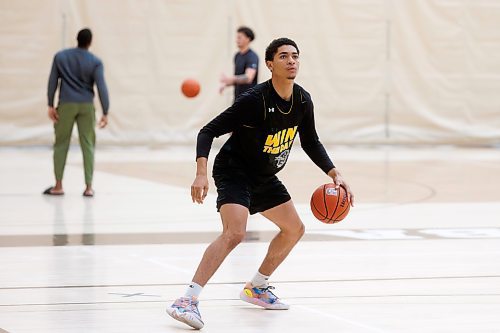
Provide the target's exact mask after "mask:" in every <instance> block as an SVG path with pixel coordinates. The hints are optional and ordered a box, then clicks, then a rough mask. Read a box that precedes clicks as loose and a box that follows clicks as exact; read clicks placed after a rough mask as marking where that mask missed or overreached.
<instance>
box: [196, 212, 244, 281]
mask: <svg viewBox="0 0 500 333" xmlns="http://www.w3.org/2000/svg"><path fill="white" fill-rule="evenodd" d="M220 215H221V219H222V226H223V230H222V234H221V235H220V236H219V237H217V239H216V240H215V241H213V242H212V244H210V245H209V246H208V247H207V249H206V250H205V253H204V254H203V258H202V259H201V262H200V264H199V265H198V269H197V270H196V273H195V274H194V277H193V282H196V283H197V284H199V285H200V286H205V285H206V284H207V282H208V280H209V279H210V278H211V277H212V276H213V275H214V274H215V272H216V271H217V269H218V268H219V266H220V265H221V264H222V262H223V261H224V259H225V258H226V257H227V255H228V254H229V253H231V251H232V250H233V249H234V248H235V247H236V246H237V245H238V244H239V243H241V241H242V240H243V239H244V238H245V231H246V226H247V219H248V209H247V208H246V207H244V206H241V205H238V204H225V205H223V206H222V207H221V208H220Z"/></svg>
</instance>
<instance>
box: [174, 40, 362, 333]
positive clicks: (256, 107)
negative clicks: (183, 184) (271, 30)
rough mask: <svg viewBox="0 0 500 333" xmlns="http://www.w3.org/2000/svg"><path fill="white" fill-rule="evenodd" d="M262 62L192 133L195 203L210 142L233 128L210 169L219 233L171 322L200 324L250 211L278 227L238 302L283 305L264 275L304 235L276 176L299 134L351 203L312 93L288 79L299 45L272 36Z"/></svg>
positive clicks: (202, 189) (201, 194)
mask: <svg viewBox="0 0 500 333" xmlns="http://www.w3.org/2000/svg"><path fill="white" fill-rule="evenodd" d="M266 65H267V67H268V68H269V70H270V71H271V74H272V75H271V76H272V77H271V79H270V80H268V81H266V82H264V83H261V84H258V85H257V86H255V87H254V88H251V89H249V90H247V91H246V92H245V93H243V94H241V95H240V96H239V97H238V98H237V99H236V101H235V102H234V104H233V105H232V106H230V107H229V108H228V109H226V110H225V111H224V112H222V113H221V114H219V115H218V116H217V117H216V118H214V119H213V120H212V121H210V122H209V123H208V124H207V125H206V126H205V127H203V128H202V129H201V131H200V133H199V134H198V140H197V146H196V164H197V170H196V178H195V180H194V182H193V185H192V186H191V198H192V200H193V202H197V203H200V204H201V203H203V200H204V199H205V197H206V195H207V192H208V177H207V161H208V155H209V152H210V148H211V146H212V142H213V140H214V138H215V137H219V136H221V135H223V134H226V133H230V132H232V135H231V136H230V137H229V139H228V140H227V141H226V143H225V144H224V145H223V147H222V148H221V150H220V151H219V153H218V154H217V156H216V158H215V162H214V167H213V177H214V180H215V185H216V187H217V210H218V211H219V213H220V215H221V219H222V225H223V230H222V234H221V235H220V236H219V237H218V238H217V239H216V240H215V241H213V242H212V243H211V244H210V245H209V246H208V248H207V249H206V251H205V254H204V255H203V258H202V260H201V262H200V264H199V266H198V269H197V270H196V273H195V275H194V277H193V279H192V282H191V283H190V284H189V286H188V287H187V290H186V293H185V294H184V296H183V297H180V298H178V299H177V300H176V301H175V302H174V304H172V305H171V306H170V307H168V308H167V313H168V314H169V315H170V316H172V317H173V318H174V319H177V320H179V321H181V322H183V323H185V324H187V325H189V326H191V327H193V328H196V329H201V328H202V327H203V326H204V323H203V321H202V319H201V314H200V312H199V310H198V297H199V295H200V293H201V291H202V289H203V287H204V286H205V285H206V283H207V282H208V280H209V279H210V278H211V277H212V276H213V274H214V273H215V272H216V271H217V269H218V268H219V266H220V265H221V264H222V262H223V261H224V259H225V258H226V256H227V255H228V254H229V253H230V252H231V251H232V250H233V249H234V248H235V247H236V246H237V245H238V244H239V243H240V242H241V241H242V240H243V239H244V237H245V232H246V225H247V219H248V215H249V214H255V213H260V214H262V215H263V216H264V217H266V218H267V219H268V220H270V221H271V222H273V223H274V224H276V225H277V226H278V228H279V229H280V231H279V232H278V234H277V235H276V236H275V237H274V239H273V240H272V241H271V243H270V245H269V249H268V252H267V254H266V257H265V258H264V260H263V262H262V264H261V266H260V267H259V269H258V271H257V272H256V274H255V276H254V277H253V279H252V280H251V281H250V282H248V283H247V284H246V285H245V286H244V288H243V290H242V291H241V293H240V299H241V300H243V301H245V302H248V303H251V304H255V305H257V306H261V307H263V308H265V309H270V310H287V309H288V308H289V305H288V304H286V303H284V302H282V301H281V300H280V299H279V298H278V297H277V296H276V295H275V294H274V293H273V292H272V289H274V288H273V287H272V286H269V284H268V279H269V276H270V275H271V274H272V273H273V272H274V271H275V270H276V268H277V267H278V266H279V265H280V264H281V263H282V262H283V260H285V258H286V257H287V256H288V254H289V253H290V251H291V250H292V249H293V247H294V246H295V244H296V243H297V242H298V241H299V240H300V238H301V237H302V235H303V234H304V224H303V223H302V221H301V220H300V217H299V216H298V214H297V211H296V210H295V206H294V204H293V202H292V200H291V198H290V195H289V194H288V191H287V189H286V188H285V186H284V185H283V184H282V183H281V181H280V180H279V179H278V178H277V177H276V174H277V173H278V172H279V171H280V170H282V169H283V168H284V166H285V164H286V162H287V160H288V156H289V155H290V150H291V148H292V145H293V142H294V140H295V138H296V137H297V134H298V135H299V136H300V142H301V145H302V148H303V149H304V151H305V152H306V153H307V155H308V156H309V157H310V158H311V160H312V161H313V162H314V163H315V164H316V165H317V166H318V167H319V168H320V169H321V170H323V172H324V173H325V174H327V175H328V176H329V177H330V178H331V179H332V182H333V183H334V184H335V185H336V186H337V187H338V186H341V185H342V186H344V187H345V188H346V190H347V193H348V196H349V198H350V202H351V205H352V204H353V202H354V196H353V194H352V192H351V190H350V188H349V186H348V185H347V184H346V182H345V181H344V180H343V178H342V176H341V174H340V172H339V171H338V170H337V169H336V168H335V166H334V165H333V163H332V161H331V160H330V158H329V156H328V154H327V152H326V150H325V148H324V147H323V145H322V144H321V142H320V141H319V138H318V135H317V133H316V128H315V124H314V107H313V102H312V100H311V96H310V95H309V93H308V92H307V91H305V90H304V89H303V88H302V87H300V86H299V85H297V84H295V83H294V80H295V77H296V75H297V72H298V69H299V49H298V47H297V44H295V42H294V41H292V40H290V39H288V38H279V39H276V40H274V41H272V42H271V44H270V45H269V46H268V47H267V49H266Z"/></svg>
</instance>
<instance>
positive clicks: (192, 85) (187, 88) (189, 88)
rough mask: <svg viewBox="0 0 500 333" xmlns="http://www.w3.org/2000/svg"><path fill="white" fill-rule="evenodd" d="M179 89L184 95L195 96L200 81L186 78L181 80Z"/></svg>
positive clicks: (197, 92)
mask: <svg viewBox="0 0 500 333" xmlns="http://www.w3.org/2000/svg"><path fill="white" fill-rule="evenodd" d="M181 91H182V93H183V94H184V96H186V97H189V98H192V97H195V96H196V95H198V94H199V93H200V83H199V82H198V81H196V80H195V79H186V80H184V81H183V82H182V85H181Z"/></svg>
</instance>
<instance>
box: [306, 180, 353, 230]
mask: <svg viewBox="0 0 500 333" xmlns="http://www.w3.org/2000/svg"><path fill="white" fill-rule="evenodd" d="M350 207H351V203H350V201H349V196H348V195H347V191H346V190H345V188H344V187H343V186H342V185H340V186H339V187H338V188H335V184H332V183H329V184H324V185H321V186H320V187H318V188H317V189H316V190H315V191H314V193H313V194H312V196H311V211H312V213H313V215H314V217H316V218H317V219H318V220H320V221H321V222H323V223H328V224H332V223H337V222H340V221H342V220H343V219H344V218H345V217H346V216H347V214H348V213H349V209H350Z"/></svg>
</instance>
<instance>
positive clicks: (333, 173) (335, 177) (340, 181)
mask: <svg viewBox="0 0 500 333" xmlns="http://www.w3.org/2000/svg"><path fill="white" fill-rule="evenodd" d="M328 176H330V177H331V178H332V181H333V183H334V184H335V186H336V187H339V186H340V185H342V186H343V187H344V188H345V189H346V191H347V195H348V196H349V202H350V203H351V206H352V207H354V193H352V191H351V188H350V187H349V185H348V184H347V183H346V182H345V181H344V178H343V177H342V175H341V173H340V171H338V170H337V169H336V168H333V169H332V170H330V171H329V172H328Z"/></svg>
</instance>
